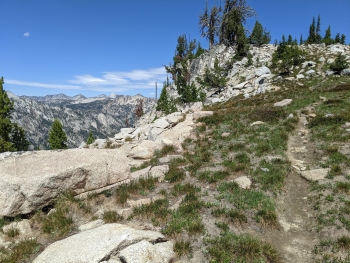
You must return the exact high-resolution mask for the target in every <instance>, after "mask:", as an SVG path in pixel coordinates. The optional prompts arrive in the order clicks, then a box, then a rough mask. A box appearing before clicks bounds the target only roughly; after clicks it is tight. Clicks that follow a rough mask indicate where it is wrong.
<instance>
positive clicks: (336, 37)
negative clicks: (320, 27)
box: [334, 33, 341, 43]
mask: <svg viewBox="0 0 350 263" xmlns="http://www.w3.org/2000/svg"><path fill="white" fill-rule="evenodd" d="M340 41H341V39H340V34H339V33H337V34H336V35H335V39H334V42H335V43H340Z"/></svg>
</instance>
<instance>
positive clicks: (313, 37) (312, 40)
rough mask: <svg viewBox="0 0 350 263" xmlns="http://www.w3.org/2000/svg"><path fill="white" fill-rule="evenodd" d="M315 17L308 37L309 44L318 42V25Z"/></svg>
mask: <svg viewBox="0 0 350 263" xmlns="http://www.w3.org/2000/svg"><path fill="white" fill-rule="evenodd" d="M315 23H316V22H315V18H314V17H313V18H312V23H311V25H310V28H309V36H308V38H307V43H308V44H314V43H315V42H316V25H315Z"/></svg>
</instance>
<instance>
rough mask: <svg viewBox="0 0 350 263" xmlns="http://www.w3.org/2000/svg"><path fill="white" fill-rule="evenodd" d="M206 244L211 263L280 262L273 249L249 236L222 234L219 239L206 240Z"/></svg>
mask: <svg viewBox="0 0 350 263" xmlns="http://www.w3.org/2000/svg"><path fill="white" fill-rule="evenodd" d="M206 243H207V245H208V253H209V255H210V257H211V262H215V263H226V262H227V263H228V262H247V263H248V262H266V263H279V262H281V260H280V256H279V254H278V252H277V250H276V249H275V248H273V247H272V246H271V245H270V244H269V243H267V242H264V241H260V240H258V239H257V238H254V237H251V236H250V235H235V234H233V233H231V232H224V233H223V234H222V235H221V236H220V237H216V238H213V239H207V240H206Z"/></svg>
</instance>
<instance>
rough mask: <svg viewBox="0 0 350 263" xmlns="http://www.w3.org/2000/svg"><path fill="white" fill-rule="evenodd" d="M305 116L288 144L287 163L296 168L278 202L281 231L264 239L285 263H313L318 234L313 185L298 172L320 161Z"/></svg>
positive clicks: (276, 231) (267, 234) (290, 174)
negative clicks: (279, 254) (311, 199)
mask: <svg viewBox="0 0 350 263" xmlns="http://www.w3.org/2000/svg"><path fill="white" fill-rule="evenodd" d="M305 124H306V118H305V116H303V115H302V116H301V117H300V121H299V124H298V127H297V128H296V130H295V132H294V134H293V135H292V136H290V138H289V140H288V152H287V156H288V159H289V160H290V161H291V163H292V165H293V167H292V169H291V171H290V173H289V174H288V176H287V178H286V180H285V186H284V189H283V190H284V191H283V192H282V193H281V194H279V195H278V197H277V200H276V205H277V216H278V221H279V223H280V226H281V227H280V229H279V230H267V231H266V233H265V234H264V235H261V237H262V238H263V239H266V240H268V241H270V242H271V243H272V244H274V246H275V247H276V248H278V250H279V251H280V252H281V254H282V256H283V258H282V262H288V263H289V262H298V263H303V262H305V263H310V262H312V261H313V260H312V259H313V252H312V250H313V248H314V246H315V245H316V244H317V243H318V234H317V233H316V232H315V231H314V230H313V227H312V226H314V225H315V224H314V220H315V216H314V210H313V208H312V207H311V204H310V201H309V200H308V196H309V193H310V183H309V182H308V181H307V180H306V179H304V178H302V177H301V176H300V175H299V172H298V169H302V170H304V169H306V167H307V166H308V167H309V168H311V169H312V168H313V164H314V163H315V161H316V160H317V159H318V156H317V154H316V151H315V145H313V144H312V143H311V142H310V141H309V136H310V131H309V130H308V129H307V128H306V126H305Z"/></svg>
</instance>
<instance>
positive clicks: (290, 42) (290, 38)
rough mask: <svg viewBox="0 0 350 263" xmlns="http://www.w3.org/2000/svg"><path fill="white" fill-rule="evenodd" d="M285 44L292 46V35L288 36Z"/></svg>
mask: <svg viewBox="0 0 350 263" xmlns="http://www.w3.org/2000/svg"><path fill="white" fill-rule="evenodd" d="M287 44H288V45H292V44H293V37H292V35H290V34H289V35H288V40H287Z"/></svg>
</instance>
